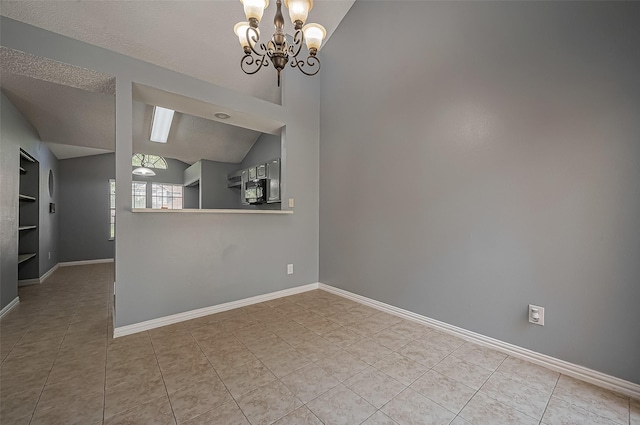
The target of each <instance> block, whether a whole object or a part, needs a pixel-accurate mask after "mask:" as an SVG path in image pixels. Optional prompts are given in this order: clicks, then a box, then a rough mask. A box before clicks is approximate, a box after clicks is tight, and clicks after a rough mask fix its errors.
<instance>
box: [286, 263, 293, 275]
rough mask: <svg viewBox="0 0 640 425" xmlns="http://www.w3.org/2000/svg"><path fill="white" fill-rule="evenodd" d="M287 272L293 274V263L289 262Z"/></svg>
mask: <svg viewBox="0 0 640 425" xmlns="http://www.w3.org/2000/svg"><path fill="white" fill-rule="evenodd" d="M287 274H293V264H287Z"/></svg>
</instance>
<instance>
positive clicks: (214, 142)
mask: <svg viewBox="0 0 640 425" xmlns="http://www.w3.org/2000/svg"><path fill="white" fill-rule="evenodd" d="M11 57H13V58H19V55H17V54H12V55H11ZM33 63H34V64H39V65H38V66H34V67H33V68H32V69H31V74H32V76H24V75H16V74H13V73H11V72H8V71H7V69H12V68H15V66H14V65H13V64H12V63H11V62H10V61H5V60H4V59H3V61H2V68H1V69H2V73H0V85H1V86H2V92H3V93H4V94H5V95H6V96H7V97H8V98H9V100H10V101H11V102H12V103H13V104H14V105H15V106H16V108H18V110H20V112H21V113H22V114H23V115H24V116H25V117H26V118H27V119H28V120H29V122H30V123H31V124H32V125H33V126H34V127H35V129H36V130H37V132H38V134H39V135H40V139H41V140H42V141H44V142H46V143H48V144H49V147H50V149H51V150H52V152H53V153H54V154H55V155H56V157H57V158H58V159H65V158H72V157H77V156H88V155H97V154H100V153H105V152H113V151H114V150H115V97H114V96H113V94H111V93H110V92H109V90H106V91H107V92H108V93H102V92H97V93H96V92H93V91H88V90H83V89H79V88H76V87H71V86H68V85H62V84H57V83H55V82H50V80H52V81H61V79H64V80H68V81H67V82H69V83H73V84H74V86H78V85H85V86H87V87H89V88H96V87H103V88H104V87H108V86H109V84H100V81H103V82H106V81H109V79H110V77H108V76H103V75H101V74H100V75H98V74H93V73H92V71H89V70H84V71H86V72H83V70H82V68H77V69H73V67H69V65H65V64H60V63H54V64H52V65H51V66H41V65H42V64H41V63H40V62H38V61H37V60H34V62H33ZM52 69H53V70H55V72H51V70H52ZM36 70H40V71H39V72H36ZM58 73H60V74H63V75H62V76H61V75H59V74H58ZM72 75H73V76H74V77H73V78H71V76H72ZM79 82H82V84H79ZM152 110H153V108H152V107H151V106H149V105H146V104H144V103H142V102H134V104H133V123H134V124H133V148H134V151H136V152H142V153H148V154H156V155H162V156H166V157H168V158H176V159H179V160H181V161H184V162H187V163H193V162H196V161H198V160H199V159H209V160H212V161H221V162H232V163H239V162H241V161H242V160H243V159H244V157H245V155H246V154H247V152H248V151H249V149H251V147H252V146H253V144H254V143H255V141H256V140H257V139H258V137H259V136H260V135H261V134H262V133H261V132H259V131H254V130H249V129H246V128H242V127H237V126H233V125H229V124H226V123H223V122H218V121H213V120H208V119H205V118H201V117H196V116H192V115H188V114H182V113H179V112H177V113H176V114H175V116H174V119H173V123H172V126H171V132H170V133H169V140H168V143H166V144H160V143H153V142H150V141H149V130H150V128H151V111H152Z"/></svg>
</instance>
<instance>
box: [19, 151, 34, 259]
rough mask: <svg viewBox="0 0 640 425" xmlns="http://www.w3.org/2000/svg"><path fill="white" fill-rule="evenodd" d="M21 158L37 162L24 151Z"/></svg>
mask: <svg viewBox="0 0 640 425" xmlns="http://www.w3.org/2000/svg"><path fill="white" fill-rule="evenodd" d="M20 157H22V158H24V159H26V160H27V161H29V162H36V160H35V159H34V158H33V157H32V156H31V155H29V154H28V153H26V152H25V151H23V150H22V149H20ZM34 255H35V254H34Z"/></svg>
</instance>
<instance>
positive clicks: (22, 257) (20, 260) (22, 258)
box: [18, 252, 36, 264]
mask: <svg viewBox="0 0 640 425" xmlns="http://www.w3.org/2000/svg"><path fill="white" fill-rule="evenodd" d="M35 256H36V254H35V252H32V253H30V254H19V255H18V264H20V263H24V262H25V261H27V260H29V259H31V258H33V257H35Z"/></svg>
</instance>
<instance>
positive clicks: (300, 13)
mask: <svg viewBox="0 0 640 425" xmlns="http://www.w3.org/2000/svg"><path fill="white" fill-rule="evenodd" d="M240 2H241V3H242V4H243V5H244V13H245V15H246V16H247V21H248V22H238V23H237V24H236V25H235V27H234V28H233V30H234V32H235V33H236V35H237V36H238V39H239V40H240V45H242V49H243V51H244V56H243V57H242V60H241V61H240V68H241V69H242V70H243V71H244V72H245V74H249V75H252V74H255V73H256V72H258V71H260V69H262V67H263V66H264V67H267V66H269V61H268V60H267V58H269V59H270V60H271V63H273V67H274V68H275V69H276V71H277V72H278V86H280V71H282V70H283V69H284V67H285V66H286V65H287V63H288V62H289V58H291V59H292V61H291V67H292V68H298V69H299V70H300V71H301V72H302V73H303V74H305V75H316V74H317V73H318V71H320V59H318V57H317V56H316V54H317V53H318V49H319V48H320V45H321V44H322V40H324V38H325V37H326V35H327V32H326V30H325V29H324V27H323V26H322V25H319V24H307V25H305V24H304V23H305V21H306V20H307V16H308V14H309V11H310V10H311V9H312V8H313V0H284V4H285V6H286V7H287V8H288V9H289V16H290V17H291V23H293V26H294V29H295V34H294V35H293V38H292V41H291V42H289V41H287V35H286V34H285V32H284V18H283V16H282V10H281V9H282V0H276V7H277V10H276V15H275V17H274V18H273V24H274V25H275V27H276V29H275V32H274V33H273V36H272V37H271V40H269V42H268V43H266V44H264V43H260V42H259V41H260V30H259V29H258V24H259V23H260V19H262V14H263V13H264V9H266V8H267V6H269V0H240ZM303 44H306V45H307V50H308V52H309V56H307V58H306V60H305V59H304V58H303V59H298V55H299V54H300V52H301V50H302V45H303Z"/></svg>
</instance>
